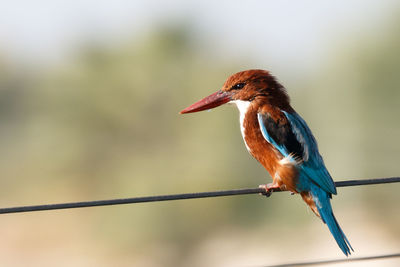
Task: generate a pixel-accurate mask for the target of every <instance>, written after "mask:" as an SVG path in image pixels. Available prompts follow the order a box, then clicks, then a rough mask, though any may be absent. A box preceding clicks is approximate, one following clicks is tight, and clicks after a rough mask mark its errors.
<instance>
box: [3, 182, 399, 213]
mask: <svg viewBox="0 0 400 267" xmlns="http://www.w3.org/2000/svg"><path fill="white" fill-rule="evenodd" d="M398 182H400V177H392V178H376V179H365V180H349V181H339V182H336V183H335V185H336V186H337V187H347V186H357V185H372V184H386V183H398ZM272 191H273V192H280V191H282V190H280V189H274V190H272ZM248 194H263V195H265V194H266V192H265V190H264V189H262V188H245V189H233V190H223V191H212V192H199V193H186V194H176V195H160V196H146V197H133V198H119V199H108V200H95V201H83V202H70V203H59V204H46V205H34V206H21V207H11V208H0V214H5V213H19V212H32V211H43V210H59V209H72V208H86V207H98V206H110V205H121V204H133V203H143V202H156V201H169V200H180V199H193V198H207V197H222V196H233V195H248Z"/></svg>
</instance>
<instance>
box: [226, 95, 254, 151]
mask: <svg viewBox="0 0 400 267" xmlns="http://www.w3.org/2000/svg"><path fill="white" fill-rule="evenodd" d="M229 103H233V104H236V106H237V108H238V109H239V112H240V117H239V120H240V131H241V132H242V137H243V141H244V144H245V145H246V148H247V150H248V151H249V152H250V148H249V146H248V145H247V143H246V139H245V134H244V125H243V122H244V117H245V116H246V113H247V110H248V109H249V106H250V104H251V102H250V101H243V100H232V101H230V102H229Z"/></svg>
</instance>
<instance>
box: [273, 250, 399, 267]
mask: <svg viewBox="0 0 400 267" xmlns="http://www.w3.org/2000/svg"><path fill="white" fill-rule="evenodd" d="M396 257H400V253H396V254H386V255H378V256H368V257H358V258H349V259H338V260H325V261H309V262H300V263H286V264H278V265H268V266H265V267H291V266H311V265H322V264H324V265H326V264H336V263H343V262H354V261H367V260H381V259H389V258H396ZM382 265H383V264H382Z"/></svg>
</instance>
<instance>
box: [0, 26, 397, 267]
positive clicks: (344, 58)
mask: <svg viewBox="0 0 400 267" xmlns="http://www.w3.org/2000/svg"><path fill="white" fill-rule="evenodd" d="M393 25H394V26H392V27H391V28H390V29H389V30H387V32H386V34H383V38H382V39H380V40H368V39H366V40H360V41H358V42H357V43H354V44H344V45H343V46H341V47H339V48H338V50H339V51H336V52H335V54H334V55H332V59H331V62H327V64H326V66H324V67H323V68H321V69H320V71H319V73H315V74H314V76H313V77H312V80H308V81H304V80H303V81H301V82H300V83H299V82H297V81H295V80H291V79H290V77H288V78H287V79H286V80H282V79H281V82H282V83H283V84H284V85H286V87H287V89H288V92H289V94H290V95H291V97H292V100H293V106H294V107H295V108H296V109H297V110H298V112H299V113H300V114H302V116H303V117H304V118H305V119H306V120H307V121H308V123H309V125H310V127H311V128H312V130H313V132H314V134H315V135H316V137H317V139H318V141H319V144H320V149H321V153H322V155H323V156H324V158H325V161H326V164H327V166H328V168H329V169H330V171H331V173H332V175H333V177H335V179H337V180H342V179H346V178H347V179H355V178H373V177H387V176H396V175H397V176H398V175H399V174H400V170H399V168H398V159H399V158H398V155H399V154H400V145H399V143H398V142H397V139H398V136H399V135H400V120H399V114H400V105H399V100H400V90H399V88H400V79H399V75H397V73H398V70H399V69H400V53H399V52H398V47H399V46H400V37H399V36H400V35H399V31H400V28H399V26H398V25H399V24H398V23H397V24H396V23H393ZM139 40H140V41H138V40H137V39H136V40H132V41H131V42H126V43H123V44H119V45H114V46H112V47H102V46H98V45H96V44H87V45H86V46H83V47H82V48H81V49H80V51H77V52H76V54H75V56H74V57H72V58H70V60H69V61H68V62H64V63H63V64H60V65H58V66H54V67H52V68H51V69H50V68H43V69H33V68H24V67H15V66H14V65H13V64H12V63H10V62H8V61H7V60H5V59H4V60H2V61H1V63H0V121H1V125H0V129H1V130H0V147H1V148H2V149H1V151H0V169H1V170H2V175H1V176H2V177H1V181H0V183H1V185H0V190H1V194H0V201H1V203H2V204H1V205H2V206H13V205H29V204H39V203H56V202H64V201H84V200H94V199H107V198H120V197H131V196H144V195H156V194H170V193H171V194H172V193H182V192H195V191H208V190H218V189H230V188H240V187H256V186H257V185H259V184H262V183H267V182H269V179H270V178H269V176H268V174H267V173H266V171H265V170H264V169H263V168H262V167H261V166H260V165H259V164H258V163H257V162H256V161H255V160H253V159H252V158H251V156H250V155H249V154H248V153H247V151H246V149H245V146H244V145H243V142H242V137H241V136H240V131H239V125H238V114H237V113H238V112H237V111H236V110H235V109H234V108H232V107H225V106H224V107H221V108H218V109H215V110H212V111H210V112H202V113H196V114H193V115H185V116H183V115H179V114H178V112H179V111H180V110H181V109H183V108H184V107H186V106H188V105H190V104H192V103H193V102H194V101H196V100H198V99H200V98H202V97H204V96H206V95H208V94H210V93H212V92H214V91H216V90H217V89H219V88H220V86H221V85H222V83H223V82H224V80H225V79H226V77H228V76H229V75H230V74H232V73H234V72H237V71H240V70H243V65H246V66H248V65H251V62H245V61H244V60H243V58H240V57H237V58H232V59H230V60H226V59H219V58H218V55H216V54H212V52H206V51H203V50H201V49H199V44H198V43H196V42H195V41H194V38H192V36H191V34H190V29H189V30H188V29H186V28H179V27H178V28H173V27H172V28H168V27H164V28H161V29H160V30H159V31H156V32H153V33H152V34H150V35H147V36H143V38H139ZM360 43H362V44H363V46H362V47H359V46H360ZM343 66H345V67H343ZM265 68H268V65H266V66H265ZM349 70H351V71H350V72H349ZM274 74H275V75H276V76H277V77H278V78H279V77H280V75H279V73H274ZM398 189H399V186H398V185H392V186H379V187H378V186H376V187H363V188H352V189H339V195H338V196H336V197H334V199H333V203H334V204H333V205H334V208H335V212H336V214H337V217H338V220H339V221H340V222H341V223H342V226H343V229H344V231H345V232H346V234H347V235H348V237H349V239H350V241H351V242H352V245H353V247H354V248H355V249H356V253H357V252H358V251H360V253H361V254H360V255H363V254H367V253H368V252H371V251H377V250H376V249H375V250H374V249H373V248H376V247H379V248H382V252H387V251H388V250H390V249H393V248H395V247H396V246H397V248H398V247H399V245H400V231H399V228H398V225H399V224H400V215H399V214H400V213H399V212H398V203H399V195H398V193H397V192H398ZM0 225H1V226H2V227H1V228H2V229H4V230H2V231H0V233H2V236H3V237H2V239H3V240H4V242H5V243H7V244H8V248H7V249H4V252H0V255H2V254H3V253H4V255H2V256H4V257H6V256H5V254H7V253H8V254H9V253H10V251H14V253H16V251H17V252H18V251H19V252H20V255H21V256H22V257H21V259H20V260H19V261H18V262H17V263H18V264H19V265H21V266H23V265H24V263H26V262H30V263H32V262H33V263H34V264H33V265H34V266H47V265H49V266H51V265H53V264H52V263H54V262H56V260H57V261H59V260H60V261H62V262H64V263H65V264H66V265H72V264H73V265H74V266H93V265H96V266H110V265H111V264H112V265H115V266H132V265H133V266H221V265H228V266H229V265H231V264H229V263H233V261H234V259H235V257H236V258H238V259H236V260H235V263H237V262H241V261H240V259H242V260H243V259H244V258H246V257H247V258H252V259H254V262H253V263H267V260H268V259H270V258H271V257H280V256H282V253H283V252H282V249H281V248H282V247H283V246H286V248H288V249H291V250H294V248H299V247H300V249H298V251H297V252H293V254H291V255H290V256H287V257H286V258H285V259H293V260H294V259H298V258H299V256H303V257H306V256H307V255H308V256H311V255H313V251H315V249H317V248H320V249H323V248H325V250H324V251H325V252H321V253H320V254H319V255H320V256H331V257H332V256H334V257H337V256H339V255H340V251H339V249H338V248H337V247H336V244H335V243H334V241H333V238H332V237H331V236H330V233H329V232H328V231H327V229H325V226H323V224H322V223H321V222H320V221H319V220H318V219H317V218H314V217H313V215H312V214H311V213H310V212H307V208H306V206H305V205H304V204H303V203H302V201H301V200H300V198H299V197H297V196H290V195H289V194H287V193H280V194H275V195H273V196H272V197H271V198H269V199H266V200H264V199H263V198H262V197H257V196H241V197H229V198H218V199H203V200H188V201H176V202H168V203H153V204H138V205H130V206H115V207H106V208H93V209H82V210H71V211H55V212H42V213H35V214H33V213H32V214H19V215H9V216H3V217H1V220H0ZM360 225H361V226H360ZM10 229H14V230H12V232H11V234H6V231H9V230H10ZM370 229H379V231H378V232H377V233H374V234H371V232H370ZM366 232H368V234H367V233H366ZM314 233H317V234H314ZM379 238H381V239H382V238H383V240H385V242H386V243H385V242H376V243H375V244H373V245H371V246H372V247H371V246H369V247H365V246H364V243H365V242H371V243H373V240H375V239H379ZM304 240H307V242H305V243H304ZM316 240H318V241H316ZM318 242H323V243H324V245H318ZM364 248H365V249H364ZM378 250H379V249H378ZM50 255H52V256H50ZM255 255H257V257H258V258H257V257H254V256H255ZM241 257H243V258H241ZM6 258H7V259H8V260H9V262H11V263H16V262H13V261H12V260H11V259H10V257H9V256H7V257H6ZM53 258H54V261H52V259H53ZM228 258H230V259H232V260H229V259H228ZM247 258H246V259H247ZM263 259H265V260H264V261H263ZM245 262H246V264H247V263H249V264H251V263H252V262H249V261H245ZM242 263H243V262H242ZM277 263H280V261H277ZM18 264H15V266H17V265H18ZM249 264H247V265H249ZM53 266H54V265H53Z"/></svg>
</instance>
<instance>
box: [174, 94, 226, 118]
mask: <svg viewBox="0 0 400 267" xmlns="http://www.w3.org/2000/svg"><path fill="white" fill-rule="evenodd" d="M231 96H232V93H230V92H225V91H222V90H218V91H217V92H215V93H214V94H211V95H209V96H206V97H205V98H203V99H202V100H200V101H197V102H196V103H194V104H193V105H191V106H189V107H187V108H185V109H184V110H182V111H181V112H179V113H180V114H185V113H192V112H198V111H202V110H206V109H212V108H215V107H218V106H221V105H223V104H225V103H228V102H229V101H231V100H232V98H231Z"/></svg>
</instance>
